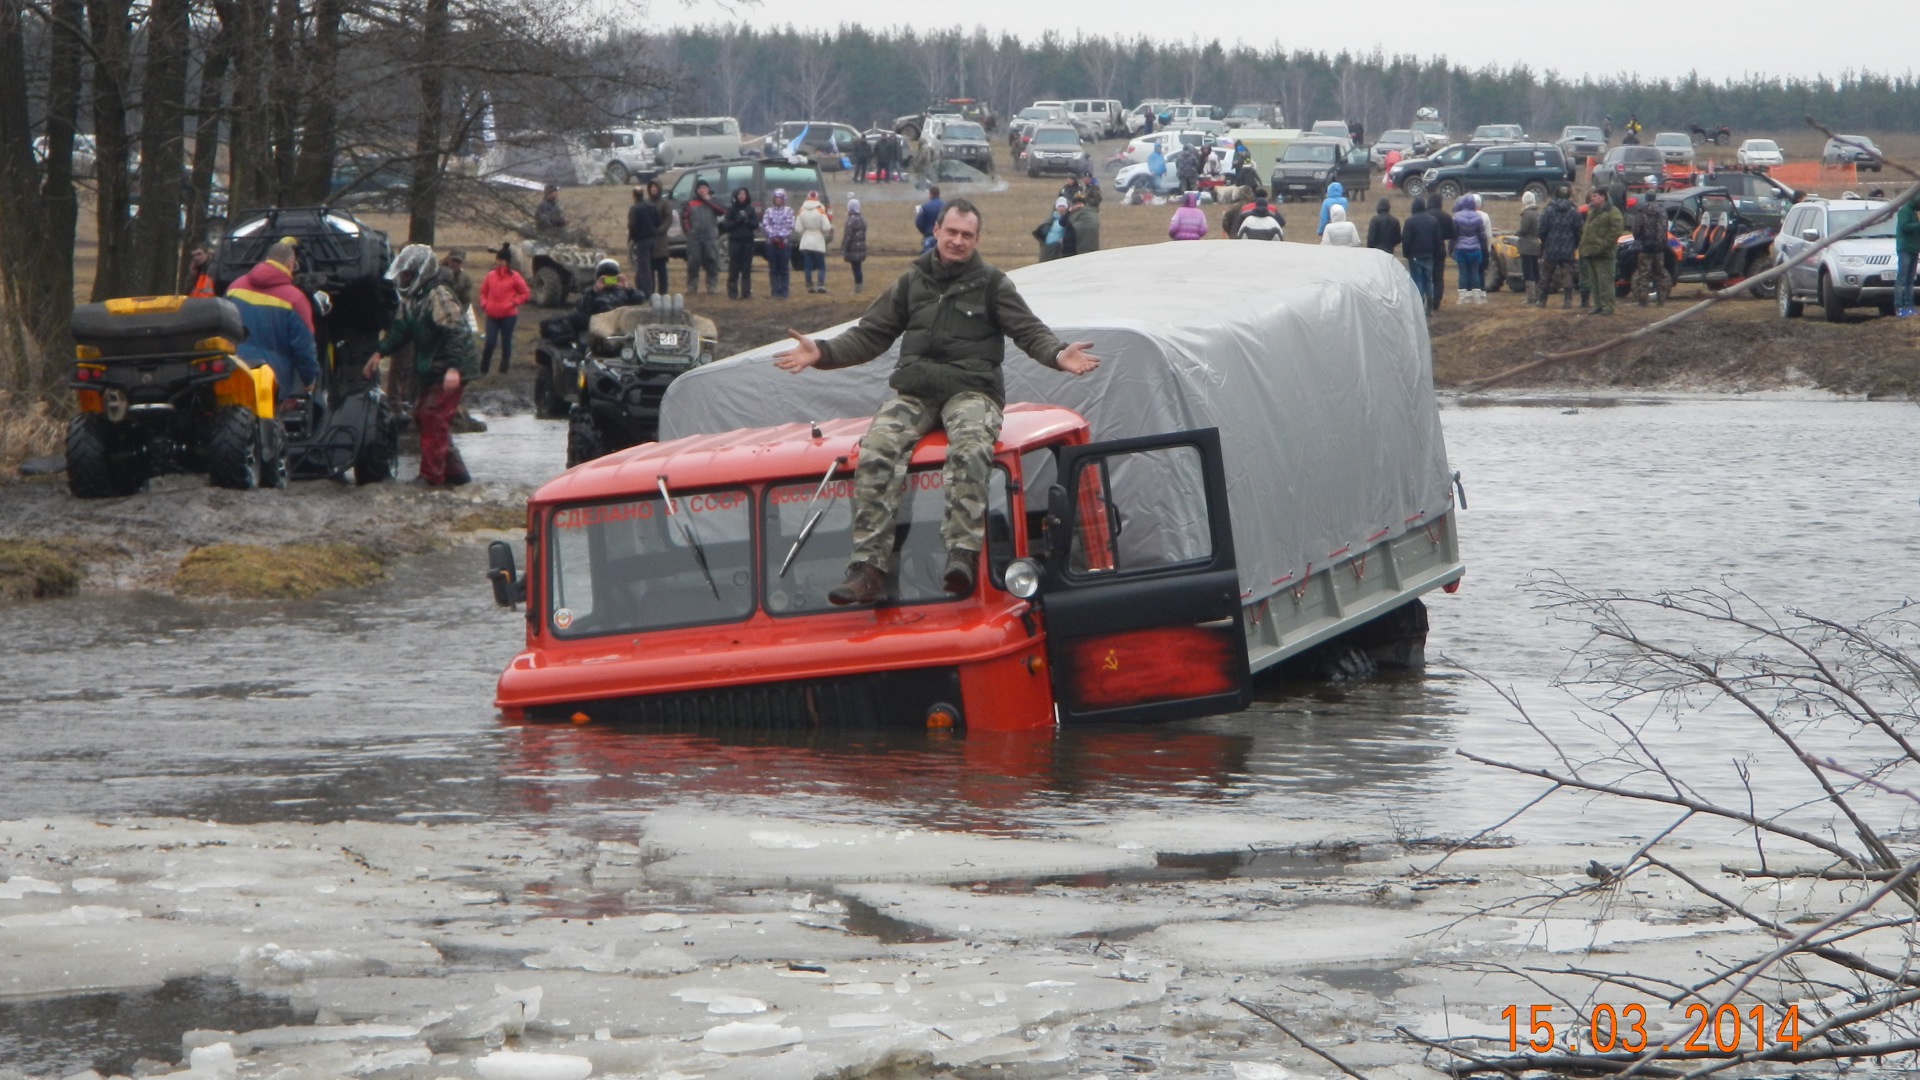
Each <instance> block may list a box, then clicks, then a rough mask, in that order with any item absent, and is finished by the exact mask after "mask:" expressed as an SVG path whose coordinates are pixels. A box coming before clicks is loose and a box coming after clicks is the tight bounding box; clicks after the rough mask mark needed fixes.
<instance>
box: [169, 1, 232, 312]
mask: <svg viewBox="0 0 1920 1080" xmlns="http://www.w3.org/2000/svg"><path fill="white" fill-rule="evenodd" d="M232 41H233V35H232V31H231V30H230V29H229V28H228V27H225V26H222V27H221V28H220V32H219V34H218V36H216V37H215V38H214V39H213V42H212V43H211V44H210V45H208V46H207V51H206V58H205V59H204V60H202V61H201V62H200V94H199V99H198V103H197V104H196V105H195V107H194V126H193V175H192V179H191V181H190V183H191V186H192V187H193V199H194V201H193V205H191V206H189V207H188V208H187V239H188V241H189V243H190V244H198V243H201V242H202V241H203V240H204V239H205V238H206V235H207V224H208V222H207V203H208V201H209V200H208V196H209V195H211V194H212V192H213V173H214V169H215V168H216V167H217V166H218V164H219V154H220V106H221V103H222V101H223V100H224V95H223V94H222V91H223V90H224V89H225V85H226V81H227V67H228V65H229V64H231V63H232V60H233V45H232ZM228 194H229V198H231V194H232V193H231V191H229V193H228ZM174 269H175V273H176V274H177V275H178V278H177V280H180V281H186V271H187V264H186V260H185V258H182V260H181V263H180V265H179V266H177V267H175V268H174ZM186 285H187V287H189V288H191V287H192V285H193V283H192V282H190V281H187V282H186Z"/></svg>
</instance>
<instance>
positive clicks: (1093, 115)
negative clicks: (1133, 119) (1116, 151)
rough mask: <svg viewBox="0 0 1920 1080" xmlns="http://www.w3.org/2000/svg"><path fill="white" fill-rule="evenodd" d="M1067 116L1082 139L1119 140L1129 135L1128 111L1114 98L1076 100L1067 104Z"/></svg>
mask: <svg viewBox="0 0 1920 1080" xmlns="http://www.w3.org/2000/svg"><path fill="white" fill-rule="evenodd" d="M1067 115H1068V116H1071V117H1073V119H1074V121H1075V122H1074V125H1073V126H1074V127H1077V128H1079V129H1080V135H1081V137H1082V138H1089V137H1090V138H1094V139H1117V138H1120V137H1122V136H1124V135H1125V134H1126V133H1127V120H1126V111H1125V110H1123V109H1122V108H1120V103H1119V102H1118V101H1115V100H1113V99H1112V98H1104V99H1103V98H1075V99H1073V100H1072V101H1069V102H1067Z"/></svg>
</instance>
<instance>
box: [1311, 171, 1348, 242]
mask: <svg viewBox="0 0 1920 1080" xmlns="http://www.w3.org/2000/svg"><path fill="white" fill-rule="evenodd" d="M1336 206H1337V207H1339V208H1340V209H1341V210H1343V211H1344V210H1346V208H1347V189H1346V188H1343V187H1341V186H1340V181H1338V180H1335V181H1334V182H1333V183H1331V184H1328V185H1327V197H1326V198H1324V199H1321V200H1320V227H1319V228H1317V229H1315V230H1314V232H1315V233H1324V232H1326V231H1327V215H1328V213H1329V212H1330V211H1331V210H1332V209H1333V208H1334V207H1336Z"/></svg>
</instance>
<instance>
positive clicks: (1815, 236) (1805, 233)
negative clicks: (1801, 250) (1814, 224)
mask: <svg viewBox="0 0 1920 1080" xmlns="http://www.w3.org/2000/svg"><path fill="white" fill-rule="evenodd" d="M1800 239H1802V240H1816V241H1817V240H1819V239H1820V230H1819V229H1801V230H1800Z"/></svg>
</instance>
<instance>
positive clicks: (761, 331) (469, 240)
mask: <svg viewBox="0 0 1920 1080" xmlns="http://www.w3.org/2000/svg"><path fill="white" fill-rule="evenodd" d="M1749 134H1753V135H1759V134H1761V133H1740V135H1741V137H1747V136H1748V135H1749ZM1767 137H1772V138H1775V139H1776V140H1777V141H1778V142H1779V143H1780V144H1781V146H1782V147H1783V148H1784V149H1785V150H1786V153H1787V155H1788V160H1789V161H1790V162H1804V161H1809V160H1814V159H1816V158H1817V156H1818V154H1819V151H1820V147H1821V145H1822V144H1823V143H1824V141H1825V137H1824V136H1822V135H1820V134H1819V133H1817V132H1812V131H1806V132H1794V133H1787V134H1781V133H1773V134H1771V135H1769V136H1767ZM1875 139H1876V140H1877V142H1878V143H1879V145H1880V146H1881V147H1882V149H1883V150H1884V152H1886V153H1887V154H1889V155H1890V156H1892V157H1894V158H1895V159H1897V160H1906V161H1920V135H1898V134H1876V135H1875ZM1120 145H1121V144H1119V143H1106V144H1103V145H1102V146H1101V147H1099V148H1098V149H1097V150H1096V151H1095V160H1096V161H1097V162H1098V161H1103V160H1104V159H1105V158H1107V157H1109V156H1111V154H1112V153H1113V151H1114V150H1116V149H1118V147H1119V146H1120ZM1736 145H1737V141H1736ZM998 150H999V155H1000V160H999V164H1000V176H1001V177H1002V178H1003V179H1004V180H1005V181H1006V183H1005V186H1004V187H1003V188H1002V189H1001V190H997V191H989V192H977V191H965V192H961V191H953V190H950V191H949V192H948V194H949V195H953V194H964V195H965V196H966V197H967V198H969V199H972V200H973V201H974V202H975V203H977V204H978V205H979V206H980V207H981V209H982V210H983V212H984V214H985V218H986V221H985V226H984V230H983V235H982V242H981V252H982V254H983V255H984V256H985V257H986V258H987V259H988V260H989V261H990V262H992V263H994V264H995V265H997V266H999V267H1001V268H1002V269H1006V270H1012V269H1015V268H1017V267H1021V266H1025V265H1027V264H1029V263H1031V262H1034V261H1035V260H1036V258H1037V256H1038V251H1037V245H1035V243H1034V242H1033V239H1032V237H1031V235H1030V232H1031V230H1032V229H1033V227H1034V226H1035V225H1037V224H1039V223H1040V222H1041V221H1042V220H1043V219H1045V217H1046V216H1047V214H1048V213H1049V212H1050V209H1051V206H1052V203H1053V199H1054V197H1055V195H1056V194H1057V193H1058V191H1059V188H1060V185H1061V182H1062V180H1061V178H1059V177H1052V178H1045V177H1043V178H1040V179H1029V178H1028V177H1026V176H1025V175H1023V174H1019V173H1016V172H1014V171H1013V170H1012V169H1011V167H1010V162H1009V159H1008V158H1007V155H1006V148H1005V145H1004V141H1003V142H1002V143H1001V144H1000V145H999V148H998ZM1705 150H1706V151H1707V152H1706V153H1705V154H1703V156H1702V162H1703V164H1704V161H1705V160H1706V158H1707V157H1708V156H1712V157H1715V158H1717V159H1718V160H1720V161H1722V162H1731V160H1732V158H1733V147H1727V148H1718V147H1711V148H1705ZM1098 172H1099V175H1101V176H1102V178H1103V180H1104V179H1105V178H1107V177H1110V176H1111V173H1112V170H1111V169H1109V168H1105V167H1102V168H1100V169H1099V170H1098ZM1883 175H1884V177H1885V179H1884V180H1883V179H1882V178H1881V177H1878V176H1871V175H1869V176H1867V177H1866V178H1864V179H1862V181H1861V183H1860V185H1859V186H1860V188H1862V189H1864V188H1866V187H1868V186H1870V185H1873V184H1884V185H1885V186H1887V187H1888V188H1889V189H1890V190H1898V189H1899V185H1898V184H1897V182H1896V181H1895V180H1894V179H1893V178H1894V177H1896V176H1898V175H1899V174H1897V173H1895V172H1893V171H1891V170H1889V171H1887V172H1886V173H1884V174H1883ZM828 184H829V189H828V194H829V195H830V197H831V199H832V201H833V204H834V207H835V212H836V217H843V216H844V207H845V203H846V200H847V199H848V198H849V197H853V198H859V199H860V200H861V202H862V209H863V212H864V213H865V216H866V217H867V220H868V246H869V257H868V260H867V263H866V274H867V278H868V291H867V293H866V294H865V295H863V296H855V295H854V294H853V288H852V278H851V276H850V275H849V273H848V271H847V266H846V264H845V263H844V262H842V261H841V260H840V258H839V255H838V253H837V251H836V252H834V253H832V254H830V256H829V262H828V274H829V292H828V293H827V294H825V295H819V294H808V293H807V292H805V291H804V290H802V289H801V288H800V285H799V281H798V278H799V272H798V270H796V271H795V272H794V277H795V279H796V280H795V283H794V294H793V296H792V297H791V298H790V299H787V300H774V299H772V298H771V297H769V296H768V295H767V288H766V271H765V267H764V264H761V265H759V266H758V279H757V281H756V284H755V290H754V292H755V295H754V299H753V300H751V301H748V302H734V301H729V300H728V299H727V298H726V297H725V295H720V296H706V295H704V294H702V295H695V294H692V293H691V291H689V295H688V297H687V301H688V307H689V308H690V309H692V310H694V311H696V312H699V313H701V314H704V315H709V316H711V317H712V318H713V319H714V320H715V322H716V323H717V324H718V326H719V330H720V337H721V350H720V351H721V353H722V355H726V354H729V353H732V352H735V351H738V350H740V349H745V348H751V347H753V346H756V345H760V344H763V343H765V342H767V341H771V340H774V339H776V338H778V337H780V336H781V335H782V334H783V333H784V331H785V330H786V329H787V328H789V327H792V328H794V329H799V330H802V331H812V330H818V329H821V328H824V327H827V326H831V325H834V324H836V323H839V322H842V321H845V320H848V319H852V318H857V317H858V316H859V314H860V312H861V311H863V310H864V309H865V307H866V305H867V304H868V303H869V302H871V300H872V298H873V297H874V296H875V295H876V294H877V293H878V292H879V290H880V289H881V288H883V287H884V285H885V283H886V282H888V281H890V280H891V279H892V278H893V277H895V276H897V275H898V274H900V273H901V272H902V271H903V270H904V269H905V268H906V266H907V264H908V262H909V261H910V260H911V259H912V258H913V257H914V256H915V255H917V254H918V252H919V234H918V233H916V232H915V231H914V228H913V214H914V210H915V208H916V207H917V206H918V204H919V202H920V201H921V199H922V198H924V195H923V194H922V193H920V192H917V191H915V190H913V189H912V187H911V186H910V185H907V184H885V185H861V184H853V183H851V182H846V181H843V180H842V179H841V177H840V176H838V175H831V176H830V177H829V180H828ZM1381 193H1382V192H1381V190H1380V188H1379V186H1378V185H1377V184H1376V186H1375V188H1374V190H1373V192H1372V194H1371V195H1370V197H1369V199H1368V205H1366V206H1356V207H1354V209H1353V217H1354V219H1355V220H1356V221H1358V222H1360V223H1361V224H1362V228H1363V229H1364V223H1365V221H1366V219H1367V218H1368V217H1370V216H1371V215H1372V213H1373V208H1372V205H1371V204H1372V202H1373V201H1374V200H1375V199H1377V198H1378V197H1379V196H1380V194H1381ZM797 194H798V193H796V200H795V201H796V202H797V201H798V199H797ZM1822 194H1833V195H1837V194H1839V192H1837V191H1833V192H1822ZM1111 195H1112V192H1109V196H1110V197H1109V199H1108V200H1107V202H1106V204H1105V206H1104V207H1103V208H1102V212H1101V244H1102V246H1103V247H1123V246H1134V245H1139V244H1154V243H1166V242H1169V241H1168V240H1167V234H1166V227H1167V221H1168V219H1169V217H1170V216H1171V214H1172V208H1171V207H1168V206H1137V207H1136V206H1126V205H1123V204H1122V203H1121V202H1120V200H1119V199H1118V198H1113V197H1111ZM1389 198H1390V201H1391V205H1392V208H1393V212H1394V213H1395V215H1396V216H1401V217H1404V216H1405V214H1406V211H1407V206H1408V202H1409V200H1408V199H1407V198H1406V197H1405V196H1403V195H1400V194H1398V193H1392V194H1390V195H1389ZM561 200H562V203H563V205H565V207H566V209H567V213H568V216H569V218H570V219H571V220H572V221H573V222H574V223H575V224H577V225H581V226H584V227H585V228H587V229H588V230H589V231H590V232H591V233H592V235H593V236H594V238H595V239H596V240H597V241H599V242H600V243H601V244H603V245H604V246H605V248H606V250H607V251H608V252H609V254H612V255H614V256H615V257H616V258H618V259H620V261H621V262H622V264H623V265H624V264H625V262H626V259H625V255H624V250H625V246H626V245H625V221H626V208H627V205H628V203H629V201H630V196H629V194H628V189H626V188H616V187H605V186H600V187H582V188H570V189H567V190H565V191H563V192H562V194H561ZM528 206H529V214H530V213H531V206H532V196H529V202H528ZM1222 209H1223V208H1221V207H1207V208H1206V213H1207V219H1208V222H1209V224H1212V225H1215V226H1216V233H1215V235H1216V236H1217V235H1218V233H1217V225H1218V222H1219V216H1220V212H1221V210H1222ZM1282 212H1283V213H1284V214H1285V215H1286V217H1287V220H1288V222H1289V227H1288V229H1287V235H1288V242H1290V243H1314V242H1316V237H1315V235H1314V230H1313V226H1312V221H1313V218H1314V217H1315V215H1316V213H1317V211H1316V209H1315V208H1314V207H1313V206H1312V205H1311V204H1288V205H1287V206H1285V207H1283V208H1282ZM1488 212H1489V213H1490V214H1491V215H1492V216H1493V219H1494V224H1495V226H1496V227H1497V228H1501V229H1511V228H1513V227H1514V226H1515V225H1516V224H1517V222H1518V219H1519V204H1518V202H1517V200H1510V199H1493V200H1489V205H1488ZM369 220H370V221H371V222H372V223H373V224H375V225H377V226H378V227H380V228H383V229H386V230H387V231H388V232H389V234H390V235H393V236H395V237H402V236H405V235H406V221H405V218H404V217H403V216H401V215H389V214H373V215H369ZM90 225H91V219H90V217H86V216H83V220H82V231H83V236H82V239H81V241H80V245H79V248H78V250H77V251H76V266H75V270H76V277H77V279H78V286H77V287H78V289H79V293H80V297H81V298H82V299H84V298H85V295H86V290H87V289H88V288H89V287H90V284H91V278H92V261H93V252H94V245H93V242H92V236H91V232H90ZM504 239H506V237H505V236H503V235H502V234H501V233H500V231H498V230H497V229H492V228H487V227H479V226H475V225H472V224H469V223H462V222H459V221H443V223H442V226H441V228H440V230H439V235H438V240H439V244H438V247H439V248H440V249H441V250H445V249H447V248H451V247H456V246H457V247H464V248H466V249H467V250H468V251H469V253H470V258H469V263H468V266H469V271H470V272H473V273H476V274H478V273H484V272H485V270H486V269H487V268H488V267H489V266H490V265H491V259H490V258H488V257H487V256H486V254H485V252H486V251H487V250H489V249H493V248H497V247H498V246H499V244H500V243H501V242H502V240H504ZM837 241H838V238H837V237H836V243H837ZM672 270H673V275H674V278H673V281H674V287H675V288H676V289H684V288H685V284H686V282H685V276H684V275H685V269H684V266H683V264H681V263H679V262H675V263H674V264H673V267H672ZM1449 277H1450V280H1451V275H1450V276H1449ZM1695 292H1696V290H1694V289H1693V288H1692V287H1687V288H1686V289H1684V290H1683V291H1682V293H1681V294H1680V295H1679V296H1676V297H1675V299H1676V300H1680V301H1686V300H1689V299H1692V298H1693V297H1694V294H1695ZM1699 295H1704V291H1699ZM1621 310H1622V314H1623V317H1622V318H1619V319H1615V320H1613V321H1612V322H1611V323H1607V324H1606V325H1604V326H1588V325H1586V324H1584V323H1583V322H1582V321H1580V320H1578V319H1576V318H1574V317H1573V316H1572V315H1571V314H1570V313H1562V312H1560V311H1558V310H1557V309H1549V310H1546V311H1541V310H1538V309H1533V308H1528V307H1524V306H1522V305H1521V304H1520V302H1519V299H1518V298H1516V297H1513V296H1511V295H1510V294H1506V293H1500V294H1496V295H1495V296H1493V297H1491V298H1490V302H1489V303H1488V304H1487V305H1486V306H1484V307H1474V308H1469V309H1464V310H1459V311H1456V310H1455V309H1453V308H1452V307H1451V306H1449V307H1447V308H1446V309H1445V310H1443V311H1442V313H1441V314H1440V315H1438V316H1436V317H1435V319H1434V320H1433V323H1432V334H1433V341H1434V370H1435V381H1436V383H1438V384H1440V385H1442V386H1446V385H1454V384H1458V383H1461V382H1465V381H1468V380H1472V379H1476V378H1480V377H1482V376H1485V375H1488V374H1491V373H1493V372H1496V371H1501V370H1505V369H1506V368H1508V367H1511V366H1514V365H1516V364H1519V363H1521V362H1524V361H1525V360H1528V359H1531V358H1532V357H1534V356H1536V355H1538V354H1540V353H1542V352H1549V351H1555V350H1558V349H1560V348H1562V347H1577V346H1578V345H1582V344H1588V343H1591V342H1594V341H1598V340H1601V339H1602V338H1603V337H1604V336H1606V334H1608V333H1617V332H1620V331H1623V330H1626V329H1630V328H1632V327H1633V326H1636V325H1639V324H1641V323H1643V322H1645V321H1649V320H1650V319H1651V318H1652V317H1654V316H1653V309H1648V310H1647V311H1646V312H1645V313H1643V312H1642V311H1641V310H1640V309H1638V308H1635V307H1632V306H1631V305H1629V306H1625V307H1623V308H1622V309H1621ZM1671 310H1672V309H1671V307H1669V308H1668V309H1666V310H1665V311H1662V312H1660V314H1662V315H1664V314H1668V313H1670V312H1671ZM527 314H529V315H533V314H535V311H534V309H529V310H528V313H527ZM1592 322H1601V320H1592ZM1912 323H1920V320H1905V321H1902V322H1900V323H1898V324H1896V323H1894V321H1893V320H1883V319H1878V318H1876V317H1873V316H1872V315H1870V314H1864V313H1863V314H1861V315H1859V316H1858V317H1857V318H1856V319H1854V320H1853V321H1850V322H1849V323H1847V324H1844V325H1841V326H1827V325H1825V324H1821V323H1819V322H1818V321H1817V320H1816V319H1811V318H1810V319H1801V320H1796V321H1794V322H1792V323H1785V322H1783V321H1782V320H1779V319H1778V318H1777V316H1776V315H1775V313H1774V311H1773V306H1772V305H1771V304H1768V303H1762V302H1758V301H1752V300H1745V299H1742V300H1736V301H1734V302H1732V303H1728V304H1722V305H1720V307H1719V308H1718V309H1717V310H1716V311H1714V312H1712V313H1710V314H1709V315H1708V316H1707V317H1706V318H1705V319H1704V320H1702V321H1700V322H1699V323H1697V324H1696V325H1694V326H1690V327H1686V328H1682V329H1680V330H1677V331H1674V332H1672V333H1669V334H1665V335H1662V336H1661V337H1659V338H1657V339H1654V340H1653V341H1652V342H1651V343H1650V344H1647V345H1643V346H1640V347H1638V348H1636V349H1634V350H1628V351H1625V352H1623V353H1621V354H1619V355H1616V356H1614V357H1612V358H1610V359H1608V360H1606V361H1603V362H1599V363H1595V364H1590V365H1587V366H1585V367H1583V368H1581V369H1576V370H1569V369H1553V370H1549V371H1545V372H1542V373H1540V374H1539V375H1537V376H1534V377H1532V378H1531V379H1529V380H1526V382H1527V383H1531V384H1534V385H1540V384H1545V383H1562V384H1569V383H1570V384H1574V385H1591V384H1605V385H1633V386H1659V385H1694V384H1698V385H1703V386H1704V385H1718V386H1727V385H1735V386H1744V385H1772V384H1777V383H1781V382H1794V381H1797V382H1798V383H1800V384H1804V382H1805V381H1806V380H1807V379H1812V380H1814V381H1815V382H1817V383H1819V384H1820V385H1831V386H1834V387H1835V388H1836V389H1846V390H1851V391H1856V392H1873V393H1904V392H1906V388H1907V387H1909V386H1912V385H1916V384H1920V372H1914V371H1913V370H1912V369H1913V368H1914V365H1915V360H1914V346H1915V331H1916V330H1920V327H1914V326H1911V325H1910V324H1912ZM537 324H538V319H537V318H534V317H528V318H522V319H521V320H520V326H519V334H518V341H517V343H516V347H515V351H516V354H517V356H518V357H519V358H520V359H521V360H522V361H526V360H530V359H531V356H532V344H533V340H534V335H535V332H536V330H537ZM530 378H531V375H530V365H529V364H527V363H519V364H516V366H515V368H514V371H513V374H512V376H511V377H510V379H509V380H504V381H503V380H501V378H500V376H498V375H495V376H493V377H492V381H493V382H494V383H495V384H496V385H513V386H519V385H521V384H523V383H526V382H528V381H529V380H530ZM1524 384H1525V383H1523V385H1524Z"/></svg>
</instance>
